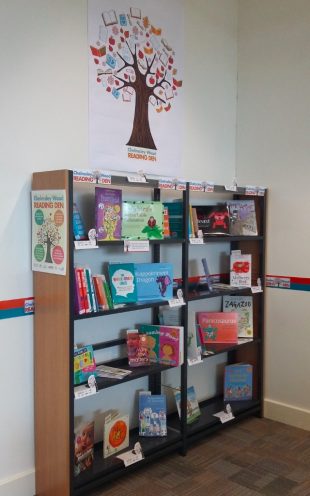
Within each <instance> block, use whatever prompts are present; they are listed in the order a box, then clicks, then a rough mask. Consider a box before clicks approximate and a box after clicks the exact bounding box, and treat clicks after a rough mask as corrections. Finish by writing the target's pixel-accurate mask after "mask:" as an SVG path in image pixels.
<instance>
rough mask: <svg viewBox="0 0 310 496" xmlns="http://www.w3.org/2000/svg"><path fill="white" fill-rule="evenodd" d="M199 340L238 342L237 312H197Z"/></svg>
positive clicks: (207, 341)
mask: <svg viewBox="0 0 310 496" xmlns="http://www.w3.org/2000/svg"><path fill="white" fill-rule="evenodd" d="M197 320H198V326H199V333H200V338H201V342H202V343H203V344H205V343H238V313H237V312H229V313H225V312H198V314H197Z"/></svg>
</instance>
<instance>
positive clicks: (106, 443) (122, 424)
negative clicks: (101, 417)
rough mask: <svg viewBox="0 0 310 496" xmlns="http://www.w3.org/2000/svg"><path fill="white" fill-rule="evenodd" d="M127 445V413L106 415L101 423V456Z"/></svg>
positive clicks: (113, 453)
mask: <svg viewBox="0 0 310 496" xmlns="http://www.w3.org/2000/svg"><path fill="white" fill-rule="evenodd" d="M128 446H129V415H127V414H126V415H121V414H120V413H119V412H117V413H116V414H114V415H111V414H109V415H107V416H106V418H105V422H104V425H103V458H107V457H109V456H111V455H115V453H118V452H119V451H122V450H123V449H125V448H127V447H128Z"/></svg>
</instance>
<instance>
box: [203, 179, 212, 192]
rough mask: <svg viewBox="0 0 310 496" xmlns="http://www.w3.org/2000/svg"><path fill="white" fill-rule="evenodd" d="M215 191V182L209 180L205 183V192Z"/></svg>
mask: <svg viewBox="0 0 310 496" xmlns="http://www.w3.org/2000/svg"><path fill="white" fill-rule="evenodd" d="M213 191H214V183H211V182H210V181H207V182H206V185H205V192H206V193H213Z"/></svg>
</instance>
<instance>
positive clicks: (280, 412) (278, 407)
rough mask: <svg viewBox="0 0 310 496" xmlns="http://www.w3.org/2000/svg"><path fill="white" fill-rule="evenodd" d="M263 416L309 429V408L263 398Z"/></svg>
mask: <svg viewBox="0 0 310 496" xmlns="http://www.w3.org/2000/svg"><path fill="white" fill-rule="evenodd" d="M264 417H266V418H269V419H271V420H277V421H278V422H283V423H284V424H288V425H293V426H294V427H299V428H300V429H305V430H306V431H310V410H306V409H303V408H298V407H296V406H292V405H287V404H286V403H280V402H278V401H273V400H270V399H265V400H264Z"/></svg>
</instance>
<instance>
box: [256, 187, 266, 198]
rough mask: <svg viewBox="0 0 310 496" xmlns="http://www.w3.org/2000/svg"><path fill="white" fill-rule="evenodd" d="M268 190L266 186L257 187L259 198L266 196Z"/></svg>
mask: <svg viewBox="0 0 310 496" xmlns="http://www.w3.org/2000/svg"><path fill="white" fill-rule="evenodd" d="M265 191H266V188H265V187H264V186H257V196H264V195H265Z"/></svg>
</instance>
